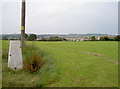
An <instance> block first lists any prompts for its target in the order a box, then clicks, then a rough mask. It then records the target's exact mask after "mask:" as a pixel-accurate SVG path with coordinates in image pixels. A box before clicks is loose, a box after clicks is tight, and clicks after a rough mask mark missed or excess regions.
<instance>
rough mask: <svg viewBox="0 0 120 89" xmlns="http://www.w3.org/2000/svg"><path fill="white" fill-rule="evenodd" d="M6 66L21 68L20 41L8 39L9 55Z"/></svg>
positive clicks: (15, 68)
mask: <svg viewBox="0 0 120 89" xmlns="http://www.w3.org/2000/svg"><path fill="white" fill-rule="evenodd" d="M8 68H10V69H14V70H17V69H22V68H23V62H22V51H21V48H20V41H10V47H9V55H8Z"/></svg>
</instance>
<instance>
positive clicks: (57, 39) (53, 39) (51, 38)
mask: <svg viewBox="0 0 120 89" xmlns="http://www.w3.org/2000/svg"><path fill="white" fill-rule="evenodd" d="M38 41H66V39H65V38H61V37H58V36H54V37H50V38H48V39H47V38H42V39H40V40H38Z"/></svg>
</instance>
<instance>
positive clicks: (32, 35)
mask: <svg viewBox="0 0 120 89" xmlns="http://www.w3.org/2000/svg"><path fill="white" fill-rule="evenodd" d="M36 39H37V36H36V34H30V36H29V37H28V40H29V41H35V40H36Z"/></svg>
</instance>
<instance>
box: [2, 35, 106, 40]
mask: <svg viewBox="0 0 120 89" xmlns="http://www.w3.org/2000/svg"><path fill="white" fill-rule="evenodd" d="M28 35H30V34H28ZM104 35H107V34H39V35H37V38H49V37H53V36H59V37H62V38H79V37H91V36H104ZM2 37H7V38H13V39H14V38H15V39H19V37H20V34H0V39H2Z"/></svg>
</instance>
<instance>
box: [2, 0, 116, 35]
mask: <svg viewBox="0 0 120 89" xmlns="http://www.w3.org/2000/svg"><path fill="white" fill-rule="evenodd" d="M13 1H14V0H13ZM20 1H21V0H18V2H7V1H6V2H2V5H1V4H0V19H2V21H0V24H2V28H0V29H2V33H3V34H5V33H7V34H8V33H20V23H21V22H20V21H21V4H20ZM35 1H36V2H35ZM93 1H94V0H92V2H88V1H87V0H85V2H81V0H49V1H48V0H39V1H38V0H34V2H33V0H27V6H26V7H27V11H26V33H36V34H45V33H107V34H118V2H117V0H104V2H103V1H102V0H101V1H100V0H98V1H99V2H93ZM96 1H97V0H96ZM105 1H106V2H105ZM108 1H109V2H108ZM113 1H114V2H113ZM1 9H2V10H1ZM0 27H1V26H0Z"/></svg>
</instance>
